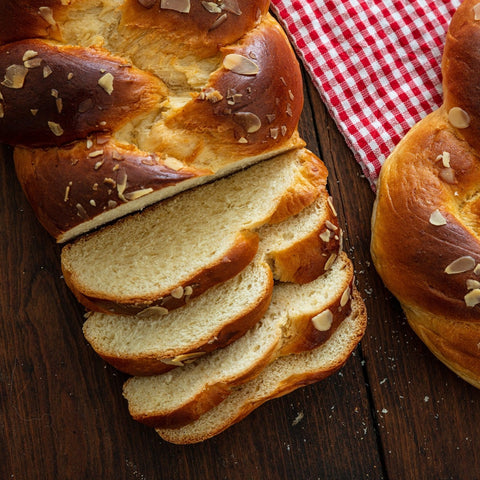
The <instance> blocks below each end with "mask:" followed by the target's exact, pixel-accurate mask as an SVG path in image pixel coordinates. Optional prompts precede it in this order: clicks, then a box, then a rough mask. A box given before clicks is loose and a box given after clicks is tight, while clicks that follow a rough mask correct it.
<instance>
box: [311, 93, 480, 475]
mask: <svg viewBox="0 0 480 480" xmlns="http://www.w3.org/2000/svg"><path fill="white" fill-rule="evenodd" d="M309 92H310V95H311V101H312V105H313V109H314V112H315V115H314V116H315V124H316V125H317V128H318V131H319V137H320V139H319V143H320V147H321V152H322V155H323V158H324V161H325V163H326V164H327V167H328V168H329V170H330V172H332V173H333V178H334V179H335V180H336V181H338V183H337V182H336V181H334V182H332V183H331V184H330V186H331V188H332V191H333V193H334V196H336V197H337V198H341V199H342V202H341V203H342V208H341V212H340V216H341V217H342V218H344V219H345V223H346V229H347V247H346V248H347V251H349V252H350V253H351V256H352V259H353V261H354V264H355V265H356V272H357V279H358V284H359V288H360V290H361V291H362V292H363V293H364V298H365V301H366V304H367V308H368V312H369V326H368V329H367V334H366V336H365V338H364V340H363V341H362V344H361V355H362V356H363V358H364V360H365V369H366V378H367V379H368V382H369V387H370V391H371V396H372V411H373V412H374V416H375V422H376V429H377V431H378V435H379V438H380V441H381V445H380V448H379V451H380V452H381V453H382V454H383V456H384V457H383V458H384V460H383V461H384V463H385V468H386V472H387V478H389V480H394V479H398V480H403V479H406V478H418V479H433V478H435V479H450V478H451V479H473V478H480V474H479V473H478V472H480V453H479V448H478V446H479V440H478V437H477V435H476V434H475V432H476V426H477V425H478V422H479V421H480V409H479V408H478V407H479V401H480V392H479V391H478V390H477V389H475V388H473V387H471V386H470V385H468V384H467V383H465V382H464V381H462V380H461V379H459V378H458V377H457V376H456V375H455V374H453V373H452V372H451V371H450V370H448V369H447V368H446V367H445V366H444V365H443V364H442V363H440V362H439V361H438V360H436V358H435V357H434V356H433V355H432V354H431V353H430V352H429V351H428V349H427V348H426V347H425V346H424V345H423V343H422V342H421V341H420V340H419V339H418V337H416V335H415V334H414V333H413V331H412V330H411V329H410V327H409V326H408V324H407V322H406V320H405V317H404V315H403V313H402V311H401V308H400V306H399V304H398V303H397V301H396V300H395V299H394V298H393V297H392V295H391V294H390V293H389V292H388V291H387V290H386V289H385V287H384V286H383V284H382V282H381V280H380V279H379V277H378V275H376V273H375V271H374V267H373V265H372V263H371V258H370V255H369V241H370V223H369V221H368V220H369V215H370V213H369V212H371V211H372V206H373V200H374V194H373V193H372V191H371V190H370V188H369V186H368V182H367V180H365V179H364V180H363V181H362V180H359V178H361V177H362V174H361V170H360V168H359V167H358V168H357V170H356V171H355V169H353V168H350V167H349V165H351V164H352V163H354V159H353V155H352V154H351V152H350V151H349V150H348V148H347V147H346V145H345V144H343V145H339V144H338V138H337V137H336V136H334V135H332V131H334V130H335V129H334V127H333V124H332V121H331V119H330V118H329V115H328V112H327V111H326V109H325V107H324V105H323V104H322V102H321V100H320V98H319V96H318V94H317V93H316V92H315V91H314V89H313V87H312V86H311V85H310V88H309ZM406 228H408V219H406Z"/></svg>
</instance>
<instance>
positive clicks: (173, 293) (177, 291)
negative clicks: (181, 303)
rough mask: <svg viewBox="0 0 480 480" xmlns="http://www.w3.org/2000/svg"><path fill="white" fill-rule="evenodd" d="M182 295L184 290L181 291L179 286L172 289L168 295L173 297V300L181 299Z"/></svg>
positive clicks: (181, 288)
mask: <svg viewBox="0 0 480 480" xmlns="http://www.w3.org/2000/svg"><path fill="white" fill-rule="evenodd" d="M183 294H184V290H183V287H182V286H181V285H180V286H179V287H177V288H175V289H173V290H172V291H171V292H170V295H171V296H172V297H173V298H176V299H180V298H182V297H183Z"/></svg>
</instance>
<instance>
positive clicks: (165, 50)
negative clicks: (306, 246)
mask: <svg viewBox="0 0 480 480" xmlns="http://www.w3.org/2000/svg"><path fill="white" fill-rule="evenodd" d="M268 5H269V4H268V2H266V1H264V0H258V1H254V2H252V1H246V0H224V1H220V2H197V1H196V2H190V1H189V0H181V1H180V0H175V1H174V0H169V1H166V0H163V1H159V2H146V1H141V0H128V1H127V0H125V1H122V0H77V1H75V0H73V1H61V2H60V1H57V2H53V1H51V2H42V3H41V4H39V2H9V1H8V2H3V3H2V5H0V30H2V32H1V33H0V80H2V79H3V81H0V141H1V142H4V143H9V144H11V145H14V146H17V147H18V148H17V149H16V152H15V161H16V166H17V175H18V177H19V180H20V182H21V184H22V186H23V188H24V190H25V192H26V194H27V196H28V198H29V200H30V203H31V204H32V206H33V207H34V210H35V212H36V213H37V215H38V216H39V219H40V221H41V222H42V224H43V225H44V226H45V228H47V230H48V231H49V232H50V233H52V235H54V236H55V237H56V238H57V239H58V240H59V241H66V240H68V239H70V238H72V237H73V236H75V235H78V234H80V233H84V232H85V231H87V230H90V229H92V228H95V227H98V226H99V225H101V224H103V223H105V222H107V221H111V220H112V219H114V218H116V217H118V216H120V215H125V214H126V213H129V212H130V211H134V210H137V209H140V208H143V207H144V206H145V205H146V204H149V203H153V202H155V201H158V200H159V199H161V198H165V197H167V196H170V195H173V194H175V193H178V192H179V191H181V190H183V189H186V188H190V187H191V186H193V185H198V184H199V183H201V182H204V181H206V180H207V179H210V178H214V177H215V176H222V175H225V174H227V173H230V172H231V171H233V170H235V169H239V168H241V167H243V166H245V165H248V164H251V163H253V162H256V161H259V160H261V159H264V158H268V157H271V156H273V155H275V154H277V153H279V152H282V151H285V150H288V149H291V148H295V147H299V146H302V145H303V141H302V140H301V139H300V138H299V137H298V132H297V124H298V119H299V116H300V113H301V110H302V106H303V88H302V78H301V73H300V68H299V65H298V62H297V61H296V58H295V55H294V52H293V50H292V48H291V47H290V44H289V42H288V40H287V39H286V36H285V34H284V32H283V31H282V29H281V28H280V27H279V25H278V24H277V22H276V21H275V20H274V19H273V17H271V16H270V15H269V13H268ZM12 19H18V22H13V21H12ZM14 23H18V25H19V28H13V27H12V24H14ZM143 165H146V167H145V171H143V169H142V166H143ZM52 170H53V171H54V172H55V173H56V175H55V176H53V178H52V174H51V171H52ZM84 178H86V180H85V181H84V180H83V179H84ZM152 178H153V180H152ZM106 179H107V181H106ZM94 186H95V188H93V187H94ZM118 186H120V187H119V188H117V187H118ZM45 192H48V198H47V196H46V194H45ZM125 194H128V195H125ZM139 199H140V200H139ZM126 204H128V206H126ZM119 207H122V208H119ZM112 212H114V213H112ZM78 225H80V226H79V227H78V228H76V227H77V226H78Z"/></svg>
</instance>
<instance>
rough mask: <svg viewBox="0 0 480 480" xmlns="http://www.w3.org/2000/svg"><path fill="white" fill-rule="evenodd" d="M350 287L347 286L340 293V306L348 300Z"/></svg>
mask: <svg viewBox="0 0 480 480" xmlns="http://www.w3.org/2000/svg"><path fill="white" fill-rule="evenodd" d="M350 294H351V289H350V287H347V288H346V289H345V291H344V292H343V294H342V298H341V299H340V306H341V307H344V306H345V305H346V304H347V303H348V301H349V300H350Z"/></svg>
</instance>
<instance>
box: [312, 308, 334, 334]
mask: <svg viewBox="0 0 480 480" xmlns="http://www.w3.org/2000/svg"><path fill="white" fill-rule="evenodd" d="M312 323H313V326H314V327H315V328H316V329H317V330H319V331H320V332H326V331H328V330H330V328H332V323H333V313H332V312H331V311H330V310H328V309H327V310H324V311H323V312H322V313H319V314H318V315H315V316H314V317H313V318H312Z"/></svg>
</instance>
